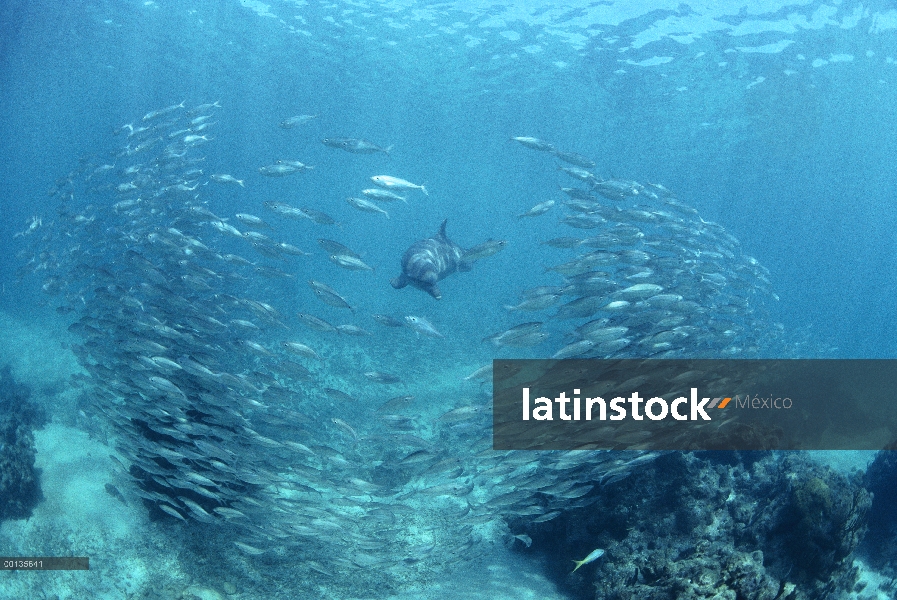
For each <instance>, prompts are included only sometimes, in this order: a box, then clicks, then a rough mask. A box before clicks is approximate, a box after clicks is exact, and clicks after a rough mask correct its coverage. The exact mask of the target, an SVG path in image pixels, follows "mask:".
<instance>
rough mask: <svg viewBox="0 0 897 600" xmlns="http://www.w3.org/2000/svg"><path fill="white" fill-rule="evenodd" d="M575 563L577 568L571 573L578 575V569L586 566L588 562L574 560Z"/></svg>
mask: <svg viewBox="0 0 897 600" xmlns="http://www.w3.org/2000/svg"><path fill="white" fill-rule="evenodd" d="M573 562H574V563H575V564H576V568H575V569H573V570H572V571H570V572H571V573H576V569H578V568H579V567H581V566H583V565H584V564H586V561H584V560H574V561H573Z"/></svg>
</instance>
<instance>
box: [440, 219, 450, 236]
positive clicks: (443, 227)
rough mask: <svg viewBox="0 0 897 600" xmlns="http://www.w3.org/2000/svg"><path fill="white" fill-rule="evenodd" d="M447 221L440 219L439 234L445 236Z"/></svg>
mask: <svg viewBox="0 0 897 600" xmlns="http://www.w3.org/2000/svg"><path fill="white" fill-rule="evenodd" d="M446 223H448V219H444V220H443V221H442V225H440V226H439V236H440V237H443V238H445V237H446V235H445V224H446Z"/></svg>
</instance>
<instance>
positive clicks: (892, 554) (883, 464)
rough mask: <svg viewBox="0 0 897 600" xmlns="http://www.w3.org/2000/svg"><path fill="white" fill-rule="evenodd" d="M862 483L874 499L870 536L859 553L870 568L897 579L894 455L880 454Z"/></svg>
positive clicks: (896, 468)
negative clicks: (896, 566)
mask: <svg viewBox="0 0 897 600" xmlns="http://www.w3.org/2000/svg"><path fill="white" fill-rule="evenodd" d="M863 483H864V485H865V486H866V489H868V490H869V491H870V492H872V494H873V498H872V508H871V509H870V511H869V534H868V535H867V536H866V538H865V540H864V541H863V545H862V547H861V548H860V552H861V553H862V554H863V555H864V558H865V559H866V561H867V562H868V563H869V564H870V566H872V567H875V568H876V569H878V570H880V571H881V572H882V573H883V574H885V575H888V576H890V577H897V568H895V566H894V565H897V452H895V451H894V450H882V451H880V452H879V453H878V454H877V455H876V456H875V460H874V461H872V464H870V465H869V468H868V469H867V470H866V473H865V475H864V478H863Z"/></svg>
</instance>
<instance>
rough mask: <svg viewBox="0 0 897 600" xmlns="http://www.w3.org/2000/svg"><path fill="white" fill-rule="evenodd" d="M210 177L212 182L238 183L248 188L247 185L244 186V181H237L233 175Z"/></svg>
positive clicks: (225, 174)
mask: <svg viewBox="0 0 897 600" xmlns="http://www.w3.org/2000/svg"><path fill="white" fill-rule="evenodd" d="M209 177H211V179H212V181H214V182H215V183H236V184H238V185H239V186H240V187H246V186H245V185H243V180H242V179H237V178H236V177H234V176H233V175H228V174H227V173H224V174H221V175H210V176H209Z"/></svg>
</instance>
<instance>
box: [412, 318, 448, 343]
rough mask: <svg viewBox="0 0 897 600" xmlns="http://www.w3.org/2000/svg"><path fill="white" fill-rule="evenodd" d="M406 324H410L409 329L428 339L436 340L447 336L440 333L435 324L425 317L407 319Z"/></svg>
mask: <svg viewBox="0 0 897 600" xmlns="http://www.w3.org/2000/svg"><path fill="white" fill-rule="evenodd" d="M405 323H407V324H408V327H410V328H411V329H413V330H414V331H416V332H417V333H419V334H421V335H425V336H427V337H434V338H444V337H445V336H444V335H442V334H441V333H439V332H438V331H437V330H436V328H435V327H433V324H432V323H430V322H429V321H427V320H426V319H425V318H423V317H411V316H408V317H405Z"/></svg>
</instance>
